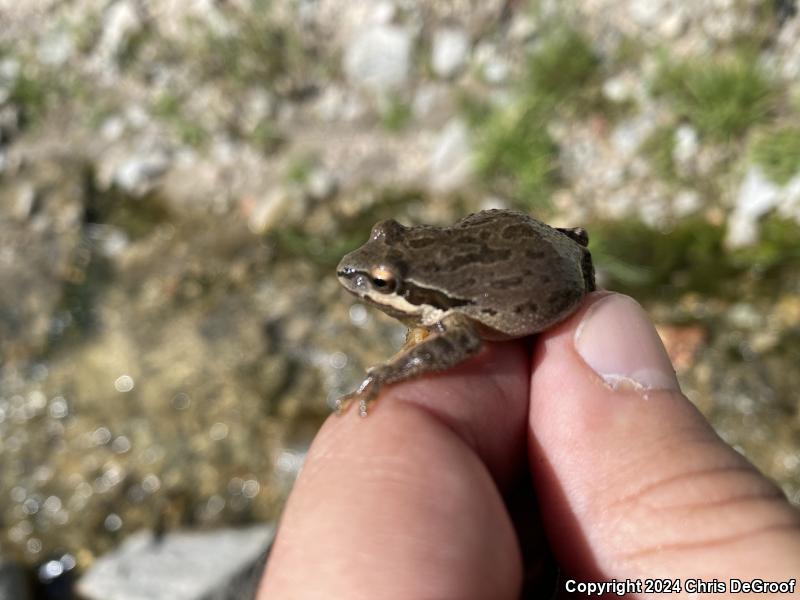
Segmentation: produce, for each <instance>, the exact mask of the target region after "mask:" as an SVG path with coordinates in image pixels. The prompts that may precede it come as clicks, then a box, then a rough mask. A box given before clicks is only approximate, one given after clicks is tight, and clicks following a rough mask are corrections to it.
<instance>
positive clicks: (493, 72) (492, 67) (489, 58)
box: [475, 42, 511, 84]
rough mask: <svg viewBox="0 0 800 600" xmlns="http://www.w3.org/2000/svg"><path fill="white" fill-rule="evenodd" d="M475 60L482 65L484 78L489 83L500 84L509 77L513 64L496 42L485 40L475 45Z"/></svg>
mask: <svg viewBox="0 0 800 600" xmlns="http://www.w3.org/2000/svg"><path fill="white" fill-rule="evenodd" d="M475 61H476V63H477V64H479V65H480V70H481V73H482V75H483V78H484V79H485V80H486V81H487V82H488V83H494V84H499V83H503V82H504V81H505V80H506V79H508V76H509V74H510V73H511V66H510V65H509V64H508V61H507V60H506V59H505V58H503V57H502V56H501V55H500V53H499V52H498V50H497V48H496V47H495V46H494V44H490V43H489V42H483V43H481V44H478V45H477V46H476V47H475Z"/></svg>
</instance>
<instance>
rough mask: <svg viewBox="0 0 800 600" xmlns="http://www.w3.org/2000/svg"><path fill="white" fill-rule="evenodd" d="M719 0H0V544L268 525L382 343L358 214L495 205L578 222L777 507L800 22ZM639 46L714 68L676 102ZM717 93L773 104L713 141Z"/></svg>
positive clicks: (62, 545)
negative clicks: (696, 93)
mask: <svg viewBox="0 0 800 600" xmlns="http://www.w3.org/2000/svg"><path fill="white" fill-rule="evenodd" d="M722 4H725V5H726V8H724V10H723V9H722V8H720V7H721V6H722ZM728 4H730V3H720V2H711V3H694V4H692V5H691V6H688V5H686V4H685V3H675V2H666V1H664V2H655V3H653V2H638V1H636V2H634V1H631V2H625V3H617V2H606V1H605V0H595V1H592V2H581V3H577V2H575V3H572V2H570V3H542V4H541V6H540V7H538V8H537V9H535V10H528V9H527V8H526V7H523V6H522V4H521V3H504V2H485V3H480V6H478V5H475V4H473V5H464V4H463V3H456V2H441V3H439V2H437V3H413V2H412V3H391V2H381V3H375V2H348V3H343V2H337V1H334V0H325V1H320V2H318V3H300V4H298V5H294V4H284V3H277V4H276V5H274V6H272V7H271V8H269V9H264V8H263V7H262V6H261V4H260V3H257V2H249V1H242V2H230V3H222V4H213V5H212V4H209V3H203V7H204V9H203V10H198V8H197V7H194V8H193V6H194V5H185V6H184V5H183V4H179V3H178V4H176V3H173V2H166V1H164V2H161V1H154V2H149V3H138V2H127V1H125V0H121V1H116V2H107V1H105V0H81V1H80V2H74V3H68V4H62V3H51V4H47V5H44V4H42V5H39V4H38V3H17V4H16V5H14V7H10V8H8V9H5V8H4V9H3V10H4V11H5V12H3V13H2V14H0V22H3V23H5V22H9V23H13V25H14V27H0V177H1V178H2V186H0V284H1V285H0V497H2V498H4V502H2V503H0V511H2V514H0V517H2V519H3V522H4V529H3V532H2V540H0V543H2V547H3V549H4V552H5V553H7V554H8V555H9V556H10V557H12V558H14V559H15V560H17V561H20V562H21V563H23V564H27V565H39V564H42V563H43V562H45V561H46V559H47V558H48V557H50V556H54V555H58V556H61V555H63V553H64V552H70V553H71V554H72V555H74V557H75V560H76V561H77V569H78V570H79V571H83V570H85V569H87V568H89V567H90V566H91V565H92V564H93V563H94V562H95V560H96V559H97V557H98V556H100V555H102V554H104V553H105V552H107V551H109V550H110V549H112V548H117V547H119V546H120V544H124V543H125V541H126V540H127V539H128V536H129V534H131V533H133V532H136V531H139V530H141V529H143V528H144V529H151V530H158V531H171V530H174V529H177V528H210V527H214V526H219V525H237V524H243V523H252V522H257V521H271V520H272V519H274V518H275V516H276V515H277V514H278V513H279V511H280V508H281V506H282V503H283V501H284V499H285V496H286V494H287V493H288V490H289V489H290V486H291V484H292V482H293V479H294V477H295V475H296V473H297V472H298V470H299V469H300V467H301V465H302V461H303V457H304V456H305V451H306V448H307V445H308V443H309V441H310V439H311V438H312V437H313V435H314V432H315V431H316V429H317V427H318V426H319V424H320V423H321V421H322V420H323V419H324V418H325V417H326V415H327V414H328V411H329V407H330V402H331V400H332V399H333V398H335V397H336V396H337V395H339V394H341V393H342V392H345V391H348V390H349V389H351V388H352V387H353V386H355V385H356V383H357V382H358V381H359V379H360V377H361V375H362V373H363V367H364V366H365V365H369V364H373V363H375V362H376V360H380V359H382V358H385V357H386V356H388V355H389V354H390V353H391V351H392V350H393V349H395V348H397V347H398V346H399V345H400V344H401V343H402V336H403V330H402V328H401V327H400V326H399V325H398V324H397V323H395V322H393V321H391V320H389V319H388V318H385V317H384V316H382V315H379V314H377V313H376V312H375V311H372V310H370V309H368V308H367V307H365V306H363V305H361V304H359V303H358V302H356V301H355V300H354V299H353V298H351V297H349V296H347V294H346V293H345V292H344V291H343V290H341V289H340V288H339V285H338V283H337V282H336V281H335V277H334V276H333V268H334V267H335V264H336V262H337V261H338V259H339V258H340V257H341V255H342V254H344V252H345V251H347V250H350V249H352V248H353V247H355V246H357V245H359V244H360V243H362V242H363V240H364V239H365V238H366V236H367V233H368V231H369V228H370V227H371V225H372V224H373V223H374V222H375V221H377V220H378V219H381V218H386V217H390V216H391V217H396V218H399V219H400V220H402V221H404V222H407V223H448V222H452V221H454V220H456V219H457V218H459V217H461V216H463V215H464V214H465V213H467V212H470V211H474V210H479V209H481V208H486V207H491V206H514V207H517V208H520V209H523V210H527V211H529V212H532V213H534V214H536V215H537V216H539V217H540V218H543V219H546V220H548V221H550V222H553V223H554V224H556V225H559V226H562V225H563V226H574V225H582V226H585V227H587V229H589V231H590V234H591V237H592V252H593V254H594V256H595V263H596V265H597V267H598V276H599V279H600V281H601V283H602V285H604V286H607V287H610V288H613V289H618V290H621V291H625V292H627V293H630V294H632V295H633V296H635V297H636V298H637V299H639V300H640V301H641V302H642V303H643V304H644V305H645V306H646V308H647V309H648V310H649V311H650V312H651V314H652V315H653V316H654V318H655V320H656V321H657V323H658V324H659V327H660V331H661V333H662V336H663V337H664V339H665V341H666V342H667V345H668V347H669V349H670V354H671V356H672V357H673V360H674V361H675V364H676V367H677V369H678V372H679V376H680V378H681V381H682V383H683V385H684V388H685V390H686V391H687V393H688V394H689V395H690V397H691V398H692V399H693V400H694V401H695V402H696V403H697V404H698V406H699V407H700V408H701V409H702V410H703V411H704V413H705V414H706V415H707V416H708V417H709V418H710V420H711V421H712V423H713V424H714V426H715V427H716V428H717V430H718V431H719V432H720V434H721V435H722V436H723V437H724V439H726V441H728V442H729V443H731V444H733V445H734V446H735V447H736V448H737V449H739V450H740V451H741V452H743V453H744V454H746V455H747V456H748V457H750V458H751V459H752V460H753V461H754V462H755V463H756V464H757V465H758V466H759V467H760V468H761V469H763V470H764V471H765V472H767V473H768V474H769V475H770V476H771V477H773V478H774V479H776V481H778V482H779V483H780V484H781V485H782V487H783V489H784V490H785V491H786V494H787V495H788V496H789V498H790V499H791V500H792V501H793V502H795V503H799V504H800V484H798V482H799V481H800V460H798V459H797V456H798V447H799V444H800V437H799V436H800V420H799V419H800V417H798V412H797V411H798V408H797V405H796V402H795V401H794V398H796V390H797V388H798V385H800V381H798V377H800V373H798V371H797V367H796V365H797V364H798V362H799V361H798V359H799V358H800V356H798V355H799V354H800V335H799V334H798V332H800V304H799V303H798V297H800V277H798V273H800V268H799V267H800V265H798V260H800V257H798V255H797V251H796V248H797V245H796V239H797V233H798V221H800V217H799V215H800V213H799V212H798V210H797V198H798V194H797V193H796V192H797V189H796V188H797V187H798V186H797V177H798V174H797V173H798V172H800V166H797V167H795V166H794V165H795V163H794V162H792V161H791V160H788V161H785V160H784V157H787V156H788V157H789V158H790V159H791V157H792V156H793V155H792V153H791V152H792V151H791V149H792V148H793V147H794V146H792V145H791V144H792V140H791V139H788V140H787V139H786V138H785V137H784V138H781V139H782V140H783V141H782V143H784V144H786V145H785V148H784V147H783V146H781V147H780V148H778V151H777V152H766V153H758V152H755V151H754V150H753V148H754V145H755V142H754V140H756V139H758V138H759V136H760V135H762V134H763V135H765V136H768V135H770V134H771V133H773V132H774V131H776V130H783V129H786V124H788V123H792V122H796V119H797V108H796V104H793V103H792V98H795V96H796V94H797V89H796V87H797V84H796V77H794V76H793V75H792V74H793V73H795V72H796V70H797V69H796V66H797V64H796V63H798V56H797V44H796V43H793V41H794V40H795V38H796V36H794V37H793V36H792V35H791V32H793V31H796V30H797V28H798V27H799V26H800V25H798V23H800V21H798V16H797V15H796V14H794V13H791V11H790V12H789V13H786V14H783V13H782V14H783V16H782V17H781V16H780V15H778V14H776V13H774V12H772V11H766V12H763V11H760V10H759V9H758V6H759V5H760V4H759V3H756V2H741V3H737V4H736V7H735V8H731V7H730V6H727V5H728ZM559 7H560V8H559ZM723 13H724V14H726V15H727V14H728V13H730V14H731V15H734V16H735V18H733V19H731V18H728V17H726V18H720V17H719V15H720V14H723ZM779 17H780V18H779ZM742 36H750V37H749V38H748V40H749V41H748V43H747V46H746V48H745V50H747V51H748V52H750V49H751V48H753V47H756V48H758V51H757V53H756V55H755V57H754V58H753V60H752V61H751V62H746V63H738V62H734V63H732V64H733V67H730V68H729V67H728V66H725V67H724V68H722V67H719V65H720V64H722V65H728V63H727V62H724V61H723V60H722V57H725V60H728V57H729V55H736V56H739V54H745V55H746V54H747V53H746V52H740V51H742V48H740V47H739V46H737V44H739V43H743V42H742V41H741V38H742ZM564 40H567V43H564ZM766 41H769V42H770V43H762V42H766ZM750 42H756V43H755V45H753V44H751V43H750ZM773 42H774V43H773ZM663 44H667V45H668V47H669V49H670V60H672V59H674V60H675V61H681V60H684V59H687V60H689V62H690V63H691V62H695V63H696V62H702V61H700V59H699V58H696V57H714V60H716V59H717V58H718V57H719V60H720V61H721V62H720V63H719V64H718V63H717V62H714V60H709V61H707V62H708V64H706V63H705V62H703V65H704V66H703V69H708V72H710V73H712V74H714V77H710V78H709V77H701V78H700V80H701V81H709V80H711V81H717V82H721V83H719V84H718V86H717V87H714V88H712V89H708V90H705V91H704V94H705V95H704V96H703V102H702V103H700V104H697V103H696V102H695V100H696V99H691V98H689V99H687V98H685V97H683V96H680V94H679V93H678V92H676V91H675V89H683V88H684V87H685V86H683V84H682V82H685V81H692V82H694V81H695V79H692V78H693V77H695V73H694V72H692V71H691V69H688V68H687V67H686V66H685V65H683V63H681V64H680V65H679V67H680V68H677V67H676V68H675V69H674V72H673V71H672V70H670V69H668V68H667V67H670V66H671V65H664V64H661V63H660V62H659V61H660V60H662V59H660V58H659V56H661V55H660V54H659V49H660V48H661V47H662V45H663ZM748 56H749V55H748ZM737 60H739V59H737ZM742 60H744V59H742ZM747 60H750V59H747ZM751 63H752V64H751ZM752 65H756V66H757V68H758V69H761V70H763V71H764V72H765V73H766V75H765V78H768V79H769V84H768V85H767V84H764V83H763V82H761V80H760V79H758V77H756V76H755V75H753V72H752V69H751V67H752ZM753 68H755V67H753ZM718 71H719V72H721V75H720V74H719V73H718ZM760 72H761V71H759V73H760ZM703 73H706V71H703ZM737 77H742V78H748V79H745V81H746V82H747V83H748V86H749V87H748V86H746V87H747V89H762V88H763V90H764V92H763V94H764V96H765V98H766V100H765V101H764V102H763V103H762V99H761V97H760V96H759V97H756V98H750V97H749V96H748V97H743V98H740V99H738V100H737V102H738V104H737V103H733V106H734V109H732V110H734V114H732V115H729V118H728V119H727V120H723V121H718V120H715V119H716V115H718V114H719V113H720V111H719V110H717V109H716V107H717V105H716V104H715V102H716V101H717V99H718V96H719V95H722V96H723V97H725V98H729V97H730V96H731V94H730V93H728V92H727V91H726V90H729V89H730V88H731V87H733V88H735V89H738V88H736V86H733V85H732V84H730V82H731V81H733V82H734V83H735V82H736V81H739V80H738V79H736V78H737ZM715 78H716V79H715ZM731 78H733V79H731ZM676 81H677V82H678V83H679V84H681V85H678V84H676V83H675V82H676ZM762 84H763V85H762ZM670 86H672V87H670ZM726 86H727V87H726ZM759 86H761V87H759ZM718 88H722V89H723V92H725V93H724V94H720V93H719V89H718ZM726 106H727V105H726ZM764 107H766V108H764ZM739 113H743V114H745V115H746V116H747V117H748V119H749V121H747V122H743V121H742V120H741V119H740V118H739V117H740V115H739ZM709 123H711V125H709ZM743 123H744V124H743ZM726 127H727V128H728V129H725V131H726V132H727V133H725V135H723V136H722V137H718V136H719V132H720V131H722V129H724V128H726ZM759 157H761V158H759ZM763 157H766V158H763ZM775 157H777V158H775ZM798 165H800V163H798ZM776 167H780V172H782V173H785V172H787V171H788V172H789V175H791V177H789V179H788V180H787V181H773V180H772V179H770V175H769V173H771V172H773V171H775V168H776ZM792 173H794V175H792Z"/></svg>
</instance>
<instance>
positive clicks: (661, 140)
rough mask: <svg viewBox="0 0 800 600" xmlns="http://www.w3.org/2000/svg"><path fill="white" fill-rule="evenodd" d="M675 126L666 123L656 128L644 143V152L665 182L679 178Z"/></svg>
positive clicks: (656, 172)
mask: <svg viewBox="0 0 800 600" xmlns="http://www.w3.org/2000/svg"><path fill="white" fill-rule="evenodd" d="M674 152H675V127H674V126H673V125H666V126H663V127H658V128H657V129H655V130H654V131H653V132H652V133H651V134H650V135H649V136H648V137H647V139H646V140H645V141H644V143H643V144H642V153H643V154H644V155H645V156H646V157H647V158H648V160H649V162H650V165H651V166H652V167H653V171H654V172H655V174H656V175H657V176H658V177H659V178H660V179H662V180H663V181H665V182H668V183H670V182H674V181H677V180H678V179H679V177H678V174H677V171H676V170H675V159H674V157H673V155H674Z"/></svg>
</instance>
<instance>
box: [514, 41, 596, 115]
mask: <svg viewBox="0 0 800 600" xmlns="http://www.w3.org/2000/svg"><path fill="white" fill-rule="evenodd" d="M599 66H600V60H599V58H598V57H597V55H596V54H595V53H594V52H593V50H592V48H591V46H590V45H589V43H588V41H587V40H586V38H584V37H583V36H582V35H581V34H579V33H578V32H576V31H574V30H572V29H558V28H557V29H555V30H554V31H553V33H551V34H549V36H548V37H546V38H545V39H544V40H543V41H542V44H541V46H540V47H539V48H538V49H537V50H536V51H535V52H534V53H533V55H532V56H531V58H530V60H529V62H528V68H527V76H526V78H525V81H524V86H525V88H526V90H525V91H526V93H527V94H532V95H534V96H536V97H537V98H539V99H540V100H542V101H545V102H547V103H550V104H553V105H554V108H556V107H557V108H559V109H561V110H568V111H569V112H573V111H577V110H578V109H581V108H586V105H587V104H588V105H589V107H591V104H593V103H594V102H595V101H596V99H597V96H598V94H597V89H596V85H595V84H596V83H597V75H598V67H599Z"/></svg>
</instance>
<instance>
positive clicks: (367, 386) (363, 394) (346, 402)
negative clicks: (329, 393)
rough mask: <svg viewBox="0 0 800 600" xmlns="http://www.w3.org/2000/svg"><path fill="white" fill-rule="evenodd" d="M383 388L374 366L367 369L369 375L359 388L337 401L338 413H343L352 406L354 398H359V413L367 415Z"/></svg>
mask: <svg viewBox="0 0 800 600" xmlns="http://www.w3.org/2000/svg"><path fill="white" fill-rule="evenodd" d="M380 389H381V381H380V377H379V376H378V375H377V373H376V369H375V368H372V369H370V370H369V371H367V377H366V379H364V381H362V382H361V385H360V386H358V389H357V390H356V391H354V392H350V393H349V394H345V395H344V396H342V397H341V398H339V399H338V400H337V401H336V414H337V415H343V414H344V413H346V412H347V409H348V408H350V405H351V404H352V403H353V401H354V400H358V414H359V415H360V416H362V417H366V416H367V413H368V410H369V405H370V404H372V403H373V402H375V400H376V399H377V398H378V392H379V391H380Z"/></svg>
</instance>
